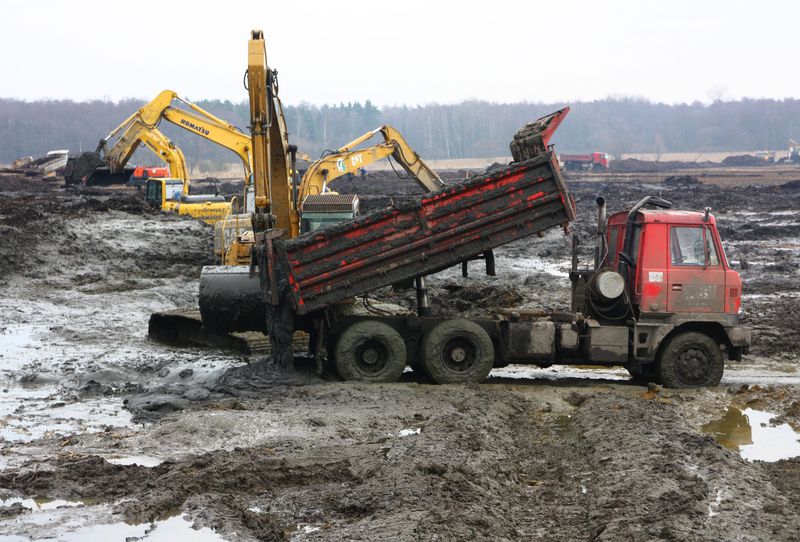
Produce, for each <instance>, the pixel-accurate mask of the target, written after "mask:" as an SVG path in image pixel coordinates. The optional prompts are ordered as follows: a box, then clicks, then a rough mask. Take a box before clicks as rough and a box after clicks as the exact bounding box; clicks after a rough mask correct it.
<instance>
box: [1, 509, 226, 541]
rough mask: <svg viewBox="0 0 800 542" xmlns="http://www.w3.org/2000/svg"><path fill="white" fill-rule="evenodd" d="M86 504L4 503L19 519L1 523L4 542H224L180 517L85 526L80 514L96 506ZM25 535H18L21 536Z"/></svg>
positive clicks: (210, 532)
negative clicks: (127, 541)
mask: <svg viewBox="0 0 800 542" xmlns="http://www.w3.org/2000/svg"><path fill="white" fill-rule="evenodd" d="M87 504H88V503H85V502H82V501H64V500H60V499H54V500H50V499H39V498H36V499H32V498H27V499H21V498H9V499H3V500H0V506H6V507H15V508H13V509H14V510H15V511H17V512H19V516H18V517H17V518H16V519H15V520H10V521H0V532H7V533H14V534H0V542H37V541H41V542H44V541H48V542H50V541H54V540H57V541H59V542H108V541H112V540H130V541H133V540H136V541H142V542H174V541H176V540H192V541H198V542H221V541H223V540H224V538H222V537H221V536H220V535H219V534H217V533H215V532H214V531H213V530H212V529H210V528H208V527H202V528H199V529H195V528H194V526H193V525H192V523H191V522H189V521H187V520H186V519H184V518H183V517H182V516H181V515H180V514H178V513H176V514H175V515H172V516H171V517H167V518H164V519H162V520H159V521H154V522H151V523H126V522H123V521H118V522H113V523H105V524H82V522H81V520H80V516H81V515H82V514H76V509H81V510H80V512H83V513H91V508H93V507H92V506H87ZM21 531H22V532H24V533H25V534H16V533H19V532H21Z"/></svg>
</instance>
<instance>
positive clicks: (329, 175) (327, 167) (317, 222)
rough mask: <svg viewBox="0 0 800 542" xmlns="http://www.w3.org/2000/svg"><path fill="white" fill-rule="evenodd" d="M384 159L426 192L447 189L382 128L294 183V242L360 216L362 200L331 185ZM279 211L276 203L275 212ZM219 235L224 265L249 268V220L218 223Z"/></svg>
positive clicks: (218, 249) (397, 138)
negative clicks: (397, 166) (309, 233)
mask: <svg viewBox="0 0 800 542" xmlns="http://www.w3.org/2000/svg"><path fill="white" fill-rule="evenodd" d="M378 134H380V135H381V136H382V137H383V141H382V142H380V143H376V144H373V145H369V146H366V147H363V148H358V147H360V146H361V145H363V144H365V143H366V142H368V141H369V140H370V139H372V138H373V137H376V136H377V135H378ZM385 158H386V159H388V158H393V159H394V160H395V161H396V162H397V163H398V164H400V166H401V167H402V168H403V169H404V170H405V171H406V173H407V174H408V176H409V178H411V179H413V180H414V181H416V182H417V184H419V186H420V187H421V188H422V189H423V190H424V191H425V192H438V191H439V190H441V189H442V187H444V183H443V182H442V179H441V178H440V177H439V175H437V174H436V172H435V171H433V170H432V169H431V168H430V166H428V164H426V163H425V161H424V160H423V159H422V158H421V157H420V156H419V154H417V153H416V152H415V151H414V150H413V149H412V148H411V146H410V145H409V144H408V142H406V140H405V139H404V138H403V136H402V135H401V134H400V132H398V131H397V130H396V129H394V128H393V127H391V126H389V125H385V126H381V127H380V128H376V129H374V130H371V131H369V132H367V133H365V134H363V135H361V136H359V137H357V138H356V139H354V140H353V141H351V142H349V143H347V144H346V145H343V146H342V147H339V148H338V149H337V150H335V151H332V152H329V153H326V154H325V155H324V156H322V157H321V158H320V159H319V160H317V161H315V162H314V163H312V164H311V166H310V167H309V168H308V169H307V170H306V172H305V174H303V178H302V180H301V181H300V182H299V183H297V182H294V183H292V191H291V199H290V201H288V202H287V205H288V207H289V216H290V230H289V232H288V234H289V236H290V237H297V236H298V235H299V234H301V233H306V232H309V231H314V230H316V229H317V228H319V227H322V226H324V225H326V224H330V223H333V222H339V221H341V220H348V219H351V218H353V217H354V216H355V215H357V214H358V205H359V200H358V197H357V196H356V195H349V194H347V195H345V194H337V193H336V192H333V191H331V190H330V188H329V185H330V183H332V182H333V181H334V180H336V179H339V178H341V177H343V176H345V175H348V174H353V173H356V172H359V171H360V170H362V168H364V167H366V166H368V165H369V164H372V163H374V162H377V161H378V160H382V159H385ZM276 205H277V203H276V202H273V208H274V207H275V206H276ZM214 233H215V235H214V239H215V243H214V250H215V254H216V256H218V257H219V259H220V263H221V264H222V265H247V264H249V262H250V249H251V248H252V246H253V234H252V229H250V218H249V215H231V216H229V217H228V218H227V219H226V220H224V221H221V222H218V223H217V225H216V226H215V232H214Z"/></svg>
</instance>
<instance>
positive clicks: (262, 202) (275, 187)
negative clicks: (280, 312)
mask: <svg viewBox="0 0 800 542" xmlns="http://www.w3.org/2000/svg"><path fill="white" fill-rule="evenodd" d="M245 81H246V87H247V89H248V93H249V98H250V125H249V129H250V133H251V148H252V183H251V184H252V188H253V192H254V197H253V198H252V199H253V202H254V205H253V208H252V210H251V211H250V212H249V213H244V214H231V215H229V216H227V217H226V218H225V220H223V221H220V222H218V223H217V224H216V225H215V245H216V246H215V249H216V251H217V254H218V256H219V257H220V262H221V263H222V264H223V265H221V266H217V267H207V268H204V269H203V273H202V275H201V278H200V307H199V308H200V315H201V316H202V324H201V322H200V321H199V320H198V319H197V316H198V315H197V314H196V311H192V310H189V311H186V310H178V311H173V312H168V313H155V314H153V315H151V318H150V324H149V333H150V336H151V337H153V338H156V339H160V340H166V341H171V340H176V339H179V338H180V339H183V340H189V341H191V342H200V343H205V344H227V343H226V342H225V340H222V339H221V337H222V335H221V334H224V332H226V331H229V330H233V329H254V330H261V329H262V327H263V325H264V312H263V311H264V308H263V307H264V305H263V303H264V300H263V297H262V291H261V288H260V286H259V284H260V283H259V277H258V276H257V275H256V276H254V275H252V274H251V271H250V269H251V267H250V264H251V263H256V260H255V259H254V258H253V254H254V253H258V252H259V251H257V250H254V249H255V248H257V247H259V246H264V245H269V244H270V243H271V242H272V241H273V240H275V239H277V238H281V237H283V238H285V237H296V236H298V235H299V234H300V233H301V230H302V231H303V232H305V231H311V230H313V229H315V228H316V227H319V226H321V225H323V224H325V223H329V222H334V221H336V220H344V219H347V218H352V217H353V216H354V215H355V214H356V212H357V210H358V199H357V197H356V196H342V195H338V194H335V193H332V192H330V190H329V189H328V184H329V183H331V182H332V181H334V180H335V179H336V178H339V177H341V176H343V175H346V174H347V173H351V172H353V171H355V170H358V169H360V168H361V167H364V166H366V165H368V164H370V163H372V162H375V161H377V160H380V159H383V158H387V157H392V158H394V159H395V161H397V162H398V163H399V164H400V165H401V166H402V167H403V168H404V169H405V170H406V171H407V172H408V173H409V174H410V176H411V177H413V178H414V179H415V180H416V181H417V183H419V184H420V186H421V187H423V189H424V190H425V191H426V192H430V191H439V190H441V189H442V187H443V186H444V184H443V183H442V181H441V179H440V178H439V176H438V175H436V173H434V172H433V170H431V169H430V167H428V166H427V165H426V164H425V162H424V161H423V160H422V159H421V158H420V157H419V155H417V153H415V152H414V151H413V150H412V149H411V147H410V146H409V145H408V143H407V142H406V141H405V140H404V139H403V138H402V136H401V135H400V134H399V133H398V132H397V131H396V130H394V129H393V128H391V127H390V126H383V127H381V128H378V129H376V130H373V131H371V132H368V133H366V134H364V135H362V136H361V137H359V138H357V139H355V140H353V141H351V142H350V143H348V144H346V145H344V146H343V147H341V148H339V149H337V150H336V151H334V152H332V153H330V154H328V155H326V156H323V157H322V158H320V159H319V160H318V161H316V162H314V163H313V164H312V165H311V166H310V167H309V169H308V170H307V171H306V173H305V175H303V178H302V180H300V179H299V175H298V174H297V173H296V172H297V167H296V162H297V156H298V154H297V148H296V147H295V146H294V145H290V144H289V140H288V132H287V129H286V122H285V119H284V116H283V107H282V104H281V101H280V98H279V97H278V81H277V72H276V71H274V70H271V69H270V68H269V67H268V64H267V55H266V46H265V42H264V35H263V32H261V31H260V30H254V31H253V32H252V35H251V39H250V41H249V42H248V68H247V73H246V77H245ZM378 133H380V134H381V135H382V136H383V142H380V143H378V144H375V145H372V146H368V147H365V148H361V149H358V148H357V147H359V146H360V145H362V144H364V143H366V142H367V141H368V140H369V139H371V138H372V137H374V136H376V135H377V134H378ZM326 198H327V200H326ZM261 252H264V251H261ZM264 253H267V254H268V253H269V251H266V252H264ZM259 268H260V269H264V266H263V265H262V266H259ZM244 321H249V322H258V323H260V325H261V326H262V327H258V325H256V326H254V327H251V328H247V327H241V323H242V322H244ZM226 340H227V339H226ZM220 341H222V342H220Z"/></svg>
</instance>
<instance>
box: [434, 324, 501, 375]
mask: <svg viewBox="0 0 800 542" xmlns="http://www.w3.org/2000/svg"><path fill="white" fill-rule="evenodd" d="M422 364H423V366H424V367H425V372H427V373H428V375H430V377H431V378H432V379H433V380H434V382H437V383H439V384H453V383H461V382H482V381H483V380H485V379H486V377H487V376H489V371H491V370H492V365H493V364H494V345H493V344H492V339H491V337H489V334H488V333H486V330H484V329H483V328H482V327H481V326H479V325H478V324H476V323H475V322H471V321H470V320H461V319H456V320H446V321H444V322H441V323H440V324H438V325H437V326H436V327H434V328H433V329H432V330H431V331H430V332H429V333H428V334H427V335H425V337H423V339H422Z"/></svg>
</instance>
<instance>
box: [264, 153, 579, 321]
mask: <svg viewBox="0 0 800 542" xmlns="http://www.w3.org/2000/svg"><path fill="white" fill-rule="evenodd" d="M574 218H575V208H574V203H573V202H572V200H571V198H570V196H569V193H568V192H567V189H566V187H565V185H564V181H563V179H562V177H561V173H560V169H559V167H558V163H557V162H556V157H555V154H554V153H552V152H550V151H546V152H543V153H541V154H539V155H538V156H536V157H534V158H532V159H530V160H527V161H525V162H521V163H515V164H512V165H510V166H509V167H506V168H504V169H502V170H495V171H492V172H491V173H488V174H486V175H482V176H480V177H475V178H473V179H470V180H469V181H467V182H464V183H459V184H458V185H454V186H452V187H450V188H447V189H445V190H443V191H442V192H437V193H431V194H427V195H425V196H423V197H422V198H420V199H419V200H416V201H412V202H409V203H405V204H401V205H394V206H391V207H389V208H387V209H385V210H383V211H379V212H375V213H371V214H369V215H365V216H363V217H359V218H357V219H355V220H351V221H348V222H342V223H340V224H337V225H335V226H331V227H328V228H324V229H322V230H319V231H318V232H315V233H313V234H306V235H303V236H300V237H298V238H296V239H293V240H282V241H276V242H275V247H276V251H277V260H278V262H280V265H281V266H282V268H283V271H284V272H285V273H286V275H287V276H288V282H289V286H290V289H291V295H292V300H293V303H294V308H295V310H296V312H297V313H298V314H306V313H309V312H312V311H315V310H318V309H321V308H324V307H326V306H329V305H331V304H334V303H337V302H339V301H342V300H344V299H347V298H349V297H353V296H357V295H360V294H363V293H366V292H369V291H371V290H375V289H377V288H380V287H383V286H388V285H391V284H396V283H400V282H405V281H408V280H410V279H413V278H415V277H419V276H424V275H428V274H431V273H435V272H437V271H440V270H442V269H445V268H447V267H450V266H453V265H457V264H458V263H459V262H462V261H464V260H467V259H470V258H472V257H475V256H477V255H479V254H482V253H484V252H486V251H488V250H491V249H493V248H496V247H499V246H501V245H504V244H506V243H509V242H511V241H515V240H517V239H520V238H523V237H527V236H530V235H535V234H540V233H543V232H545V231H547V230H549V229H551V228H555V227H558V226H562V227H564V228H566V227H567V226H568V224H569V223H570V222H571V221H572V220H573V219H574Z"/></svg>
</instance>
